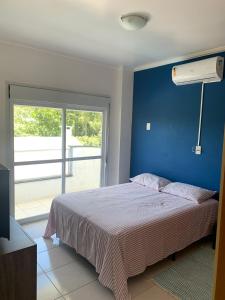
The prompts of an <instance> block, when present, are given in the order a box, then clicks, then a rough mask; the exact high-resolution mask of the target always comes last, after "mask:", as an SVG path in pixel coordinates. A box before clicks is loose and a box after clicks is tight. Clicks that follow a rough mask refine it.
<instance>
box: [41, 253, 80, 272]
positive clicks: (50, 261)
mask: <svg viewBox="0 0 225 300" xmlns="http://www.w3.org/2000/svg"><path fill="white" fill-rule="evenodd" d="M73 259H74V255H73V254H72V252H71V253H70V252H68V251H66V249H63V248H61V247H56V248H52V249H50V250H49V251H44V252H39V253H38V257H37V260H38V264H39V265H40V266H41V268H42V269H43V270H44V271H45V272H47V271H51V270H53V269H56V268H59V267H62V266H64V265H66V264H68V263H70V262H72V261H73Z"/></svg>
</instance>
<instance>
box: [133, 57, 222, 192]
mask: <svg viewBox="0 0 225 300" xmlns="http://www.w3.org/2000/svg"><path fill="white" fill-rule="evenodd" d="M216 55H221V56H224V57H225V53H218V54H216ZM216 55H213V56H216ZM201 59H202V58H201ZM187 62H189V61H185V62H181V63H187ZM181 63H177V65H178V64H181ZM173 65H176V64H171V65H166V66H160V67H156V68H152V69H148V70H143V71H138V72H135V74H134V100H133V125H132V150H131V176H135V175H137V174H140V173H143V172H152V173H155V174H157V175H160V176H164V177H167V178H169V179H170V180H172V181H180V182H185V183H189V184H194V185H198V186H201V187H205V188H209V189H214V190H219V185H220V171H221V159H222V147H223V131H224V123H225V80H223V81H222V82H219V83H211V84H206V85H205V97H204V107H203V119H202V138H201V146H202V149H203V152H202V154H201V155H196V154H195V153H193V152H192V147H193V146H195V145H196V144H197V133H198V120H199V108H200V95H201V84H192V85H184V86H176V85H175V84H174V83H173V82H172V79H171V69H172V66H173ZM146 122H151V130H150V131H146V129H145V128H146Z"/></svg>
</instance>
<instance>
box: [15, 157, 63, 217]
mask: <svg viewBox="0 0 225 300" xmlns="http://www.w3.org/2000/svg"><path fill="white" fill-rule="evenodd" d="M61 174H62V164H61V163H52V164H41V165H29V166H17V167H15V216H16V219H24V218H28V217H33V216H38V215H42V214H45V213H48V212H49V210H50V206H51V203H52V200H53V198H54V197H55V196H57V195H59V194H61Z"/></svg>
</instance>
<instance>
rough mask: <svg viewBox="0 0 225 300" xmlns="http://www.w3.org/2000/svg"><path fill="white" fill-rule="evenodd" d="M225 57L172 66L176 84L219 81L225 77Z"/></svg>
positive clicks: (173, 78)
mask: <svg viewBox="0 0 225 300" xmlns="http://www.w3.org/2000/svg"><path fill="white" fill-rule="evenodd" d="M223 66H224V58H223V57H221V56H217V57H212V58H209V59H203V60H200V61H196V62H192V63H187V64H183V65H178V66H175V67H173V68H172V80H173V82H174V83H175V84H176V85H184V84H192V83H198V82H203V83H210V82H218V81H221V80H222V79H223Z"/></svg>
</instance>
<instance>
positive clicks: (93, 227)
mask: <svg viewBox="0 0 225 300" xmlns="http://www.w3.org/2000/svg"><path fill="white" fill-rule="evenodd" d="M217 209H218V202H217V201H216V200H214V199H209V200H207V201H205V202H203V203H202V204H195V203H193V202H191V201H189V200H186V199H184V198H181V197H177V196H173V195H169V194H166V193H162V192H158V191H156V190H153V189H151V188H149V187H146V186H142V185H140V184H137V183H134V182H132V183H127V184H120V185H116V186H111V187H104V188H100V189H95V190H89V191H83V192H76V193H68V194H64V195H61V196H59V197H57V198H55V199H54V200H53V202H52V206H51V210H50V215H49V219H48V224H47V228H46V232H45V238H48V237H50V236H52V235H53V234H55V233H56V235H57V236H58V237H59V238H60V239H61V240H62V242H63V243H65V244H67V245H69V246H71V247H72V248H74V249H75V250H76V252H77V253H79V254H80V255H82V256H83V257H85V258H86V259H87V260H88V261H89V262H90V263H91V264H92V265H93V266H95V269H96V272H97V273H98V274H99V277H98V279H99V281H100V282H101V284H103V285H104V286H105V287H108V288H109V289H111V290H112V291H113V293H114V296H115V298H116V300H127V299H129V294H128V288H127V279H128V278H129V277H132V276H135V275H137V274H140V273H142V272H144V271H145V269H146V267H147V266H150V265H152V264H154V263H156V262H158V261H160V260H162V259H164V258H166V257H168V256H169V255H171V254H173V253H175V252H177V251H179V250H182V249H184V248H185V247H187V246H188V245H190V244H192V243H193V242H195V241H197V240H199V239H201V238H203V237H204V236H207V235H208V234H210V233H211V231H212V228H213V225H214V224H215V222H216V218H217Z"/></svg>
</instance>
